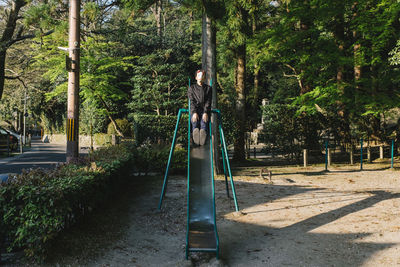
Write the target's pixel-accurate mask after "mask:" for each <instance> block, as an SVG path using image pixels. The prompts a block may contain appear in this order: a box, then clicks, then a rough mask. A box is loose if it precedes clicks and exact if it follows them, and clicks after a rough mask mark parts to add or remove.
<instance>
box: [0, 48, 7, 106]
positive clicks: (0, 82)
mask: <svg viewBox="0 0 400 267" xmlns="http://www.w3.org/2000/svg"><path fill="white" fill-rule="evenodd" d="M5 68H6V51H5V50H4V51H0V100H1V97H2V96H3V90H4V81H5Z"/></svg>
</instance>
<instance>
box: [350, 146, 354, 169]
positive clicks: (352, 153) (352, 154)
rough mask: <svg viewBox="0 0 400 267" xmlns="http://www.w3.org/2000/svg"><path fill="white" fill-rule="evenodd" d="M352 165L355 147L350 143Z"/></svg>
mask: <svg viewBox="0 0 400 267" xmlns="http://www.w3.org/2000/svg"><path fill="white" fill-rule="evenodd" d="M350 165H354V147H353V144H351V145H350Z"/></svg>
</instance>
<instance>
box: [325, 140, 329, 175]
mask: <svg viewBox="0 0 400 267" xmlns="http://www.w3.org/2000/svg"><path fill="white" fill-rule="evenodd" d="M327 170H328V140H325V171H327Z"/></svg>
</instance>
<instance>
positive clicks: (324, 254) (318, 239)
mask: <svg viewBox="0 0 400 267" xmlns="http://www.w3.org/2000/svg"><path fill="white" fill-rule="evenodd" d="M169 182H170V183H169V186H168V190H169V191H167V194H166V198H165V200H164V203H163V209H162V211H161V212H159V211H158V210H157V205H158V200H159V194H160V191H161V186H162V177H161V176H156V177H133V178H132V181H131V182H130V183H129V184H128V185H127V186H126V187H125V188H124V190H123V191H122V192H121V194H119V195H118V196H115V198H114V199H112V200H110V202H109V203H108V204H107V205H106V206H104V207H102V208H101V209H98V210H96V211H94V212H93V213H92V214H90V215H88V216H87V217H86V218H85V220H84V221H81V222H80V223H78V224H77V225H75V226H74V227H73V228H71V229H70V230H69V231H68V232H67V233H65V234H63V235H62V236H60V237H59V238H58V239H57V241H56V242H54V244H53V247H52V249H51V250H50V252H49V258H48V259H47V262H46V265H48V266H54V265H56V264H60V265H64V266H65V265H73V266H76V265H87V266H106V265H107V264H109V265H111V266H123V265H126V266H177V265H179V264H180V262H181V261H182V259H184V255H185V238H186V179H185V177H175V178H171V179H170V181H169ZM235 185H236V190H237V196H238V200H239V207H240V209H246V208H249V207H253V206H256V205H260V204H264V203H269V202H273V201H276V200H279V199H282V198H285V197H288V196H294V195H299V194H304V193H307V192H313V191H315V190H317V189H315V188H312V187H307V186H298V185H295V184H290V185H273V184H259V183H249V182H236V184H235ZM318 190H322V189H321V188H318ZM339 193H340V192H339ZM369 193H371V194H372V195H371V196H370V197H367V198H365V197H363V198H362V199H361V198H360V199H357V198H353V199H352V200H356V202H354V203H352V204H349V205H345V206H343V207H341V208H338V209H334V210H331V211H329V212H324V213H320V214H317V215H315V216H313V217H310V218H308V219H305V220H302V221H295V222H293V223H291V224H289V226H287V227H283V228H273V227H270V226H263V225H259V224H256V223H251V222H249V223H241V222H238V221H237V220H231V219H226V218H224V216H225V215H226V214H229V213H231V212H232V211H233V207H234V205H233V201H232V199H228V198H227V197H226V191H225V182H224V181H220V180H219V181H216V197H217V200H216V201H217V226H218V231H219V236H220V244H221V245H220V247H221V252H220V255H221V258H222V260H223V262H224V263H226V264H228V265H229V266H285V265H289V266H299V265H303V266H304V265H305V266H324V265H330V266H333V265H335V266H349V265H352V266H360V265H362V264H363V263H365V262H366V261H368V259H369V258H370V257H371V256H372V255H373V254H375V253H377V252H379V251H381V250H384V249H386V248H389V247H391V246H392V245H393V244H390V243H379V244H377V243H368V242H367V243H359V242H357V239H359V238H362V237H364V236H366V235H367V234H361V233H358V234H357V233H352V234H330V233H316V232H313V230H315V229H316V228H318V227H320V226H323V225H326V224H329V223H331V222H334V221H336V220H338V219H340V218H343V217H344V216H347V215H349V214H352V213H355V212H358V211H360V210H363V209H367V208H369V207H372V206H373V205H375V204H377V203H379V202H381V201H384V200H388V199H393V198H399V197H400V194H398V193H397V194H394V193H390V192H385V191H372V192H369ZM253 194H262V195H263V197H257V198H256V197H252V195H253ZM301 197H302V199H306V198H307V197H308V196H307V195H305V196H304V195H302V196H301ZM263 207H265V209H264V208H263V209H259V210H257V211H256V212H259V213H265V220H266V221H265V224H264V225H268V217H269V214H272V213H273V212H275V211H276V210H274V209H269V208H268V206H263ZM249 214H250V212H249ZM238 216H247V215H238ZM282 219H285V218H282ZM207 257H208V259H209V258H210V256H207ZM193 262H194V265H200V264H201V262H202V259H201V257H200V259H199V258H194V260H193ZM11 265H12V264H10V266H11Z"/></svg>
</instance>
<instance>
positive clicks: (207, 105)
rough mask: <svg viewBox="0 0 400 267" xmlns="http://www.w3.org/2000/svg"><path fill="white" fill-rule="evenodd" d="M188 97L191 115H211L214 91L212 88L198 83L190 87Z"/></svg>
mask: <svg viewBox="0 0 400 267" xmlns="http://www.w3.org/2000/svg"><path fill="white" fill-rule="evenodd" d="M188 97H189V100H190V113H191V114H193V113H197V114H198V115H201V114H202V113H204V112H206V113H208V114H210V112H211V99H212V90H211V87H210V86H208V85H206V84H205V83H203V86H200V85H198V84H197V83H195V84H193V85H192V86H190V87H189V90H188Z"/></svg>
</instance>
